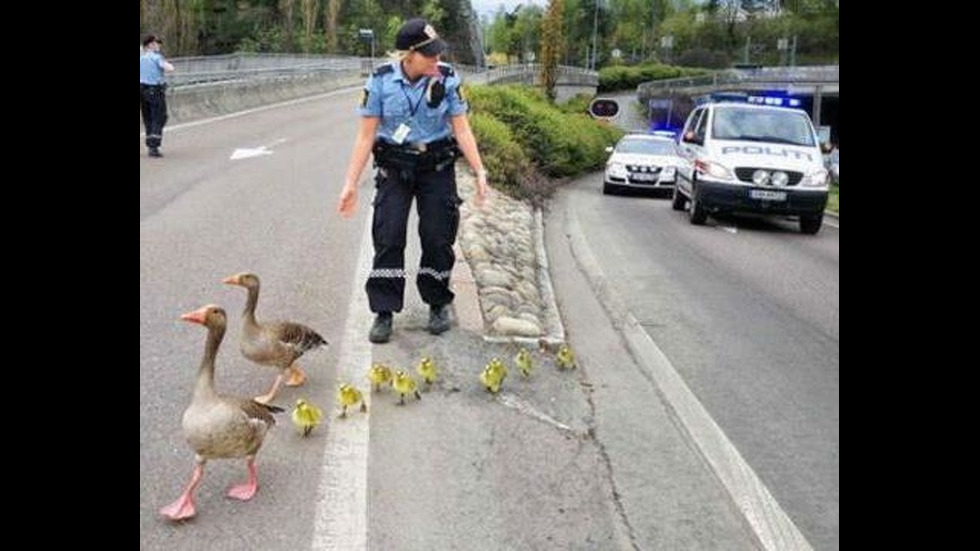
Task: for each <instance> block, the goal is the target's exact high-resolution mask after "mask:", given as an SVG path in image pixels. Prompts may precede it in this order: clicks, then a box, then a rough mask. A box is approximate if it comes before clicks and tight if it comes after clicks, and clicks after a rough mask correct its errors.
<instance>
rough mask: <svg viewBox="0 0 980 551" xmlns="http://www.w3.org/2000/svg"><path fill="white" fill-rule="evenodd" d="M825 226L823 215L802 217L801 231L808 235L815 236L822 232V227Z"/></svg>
mask: <svg viewBox="0 0 980 551" xmlns="http://www.w3.org/2000/svg"><path fill="white" fill-rule="evenodd" d="M822 225H823V215H822V214H811V215H808V216H800V231H801V232H803V233H805V234H807V235H814V234H816V233H817V232H818V231H820V226H822Z"/></svg>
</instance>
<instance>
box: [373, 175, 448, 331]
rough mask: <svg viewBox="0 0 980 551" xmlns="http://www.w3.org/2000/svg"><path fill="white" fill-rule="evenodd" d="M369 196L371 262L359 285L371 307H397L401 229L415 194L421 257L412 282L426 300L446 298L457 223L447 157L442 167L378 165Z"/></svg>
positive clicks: (401, 266) (402, 243) (401, 276)
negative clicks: (373, 191)
mask: <svg viewBox="0 0 980 551" xmlns="http://www.w3.org/2000/svg"><path fill="white" fill-rule="evenodd" d="M376 182H377V191H376V194H375V197H374V221H373V223H372V227H371V232H372V236H373V238H374V266H373V269H372V270H371V274H370V276H369V277H368V280H367V285H366V286H365V287H366V289H367V294H368V302H369V304H370V307H371V311H372V312H399V311H401V309H402V304H403V295H404V292H405V234H406V232H407V226H408V213H409V208H411V206H412V199H413V198H414V199H415V200H416V208H417V210H418V214H419V237H420V238H421V241H422V259H421V262H420V263H419V272H418V275H417V276H416V284H417V285H418V288H419V294H420V295H421V296H422V300H423V301H425V303H426V304H429V305H433V306H441V305H444V304H449V303H450V302H452V301H453V297H454V296H455V295H454V294H453V292H452V291H450V290H449V276H450V275H451V274H452V271H453V264H455V262H456V255H455V254H454V253H453V243H454V242H455V241H456V231H457V229H458V228H459V204H460V202H461V201H460V199H459V195H457V193H456V171H455V166H454V165H453V163H452V162H450V163H448V164H447V165H446V166H445V167H443V169H442V170H439V171H436V170H421V171H419V170H416V171H404V170H398V169H392V168H384V167H382V168H379V169H378V174H377V176H376Z"/></svg>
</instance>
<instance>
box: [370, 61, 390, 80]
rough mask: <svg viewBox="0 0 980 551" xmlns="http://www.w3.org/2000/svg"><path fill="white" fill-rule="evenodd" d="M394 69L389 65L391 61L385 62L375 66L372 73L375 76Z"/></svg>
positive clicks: (385, 73)
mask: <svg viewBox="0 0 980 551" xmlns="http://www.w3.org/2000/svg"><path fill="white" fill-rule="evenodd" d="M394 70H395V68H394V67H392V66H391V63H385V64H384V65H379V66H378V67H376V68H375V69H374V73H372V74H373V75H374V76H376V77H380V76H383V75H387V74H388V73H391V72H393V71H394Z"/></svg>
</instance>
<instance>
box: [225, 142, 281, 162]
mask: <svg viewBox="0 0 980 551" xmlns="http://www.w3.org/2000/svg"><path fill="white" fill-rule="evenodd" d="M263 155H272V151H269V150H268V149H267V148H266V147H265V146H264V145H263V146H262V147H256V148H253V149H248V148H245V147H239V148H237V149H235V150H234V151H232V152H231V156H230V157H228V160H230V161H239V160H241V159H250V158H252V157H261V156H263Z"/></svg>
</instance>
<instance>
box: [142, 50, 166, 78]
mask: <svg viewBox="0 0 980 551" xmlns="http://www.w3.org/2000/svg"><path fill="white" fill-rule="evenodd" d="M164 82H166V81H165V80H164V79H163V56H162V55H161V54H160V52H154V51H153V50H147V51H145V52H143V53H142V54H141V55H140V84H163V83H164Z"/></svg>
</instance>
